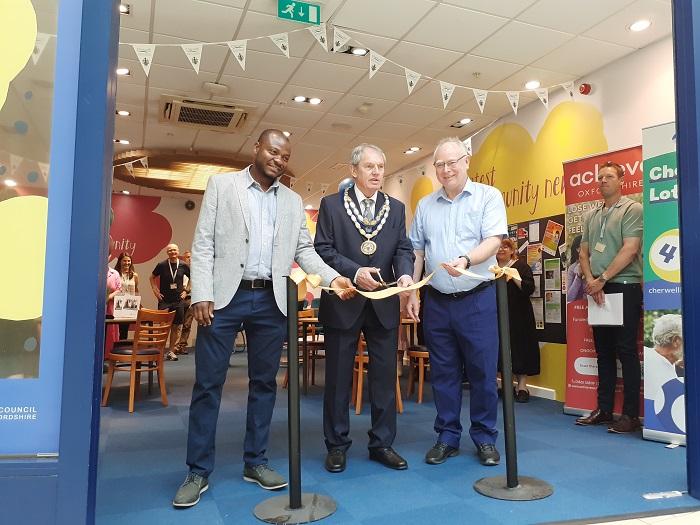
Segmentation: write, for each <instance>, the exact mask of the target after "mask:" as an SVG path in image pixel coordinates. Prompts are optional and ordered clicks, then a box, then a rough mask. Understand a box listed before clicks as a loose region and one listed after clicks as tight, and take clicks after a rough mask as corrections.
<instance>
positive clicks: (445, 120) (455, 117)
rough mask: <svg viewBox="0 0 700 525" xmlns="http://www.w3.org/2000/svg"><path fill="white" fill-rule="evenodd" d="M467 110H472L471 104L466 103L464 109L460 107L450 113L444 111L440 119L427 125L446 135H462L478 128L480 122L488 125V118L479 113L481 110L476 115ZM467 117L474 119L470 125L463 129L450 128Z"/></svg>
mask: <svg viewBox="0 0 700 525" xmlns="http://www.w3.org/2000/svg"><path fill="white" fill-rule="evenodd" d="M467 108H469V109H471V106H470V105H469V103H466V104H464V105H463V106H462V107H458V108H457V109H455V110H453V111H450V112H445V111H443V112H442V115H440V117H439V118H437V119H435V120H431V121H430V122H426V124H427V126H428V127H430V128H434V129H438V130H442V133H443V134H446V135H450V134H453V135H461V134H462V133H464V131H465V130H466V129H468V128H471V127H475V126H478V123H479V122H481V123H486V120H487V119H488V117H484V116H483V115H481V114H480V113H479V110H477V111H476V113H472V112H469V111H467ZM467 117H468V118H470V119H472V122H471V123H470V124H467V125H465V126H464V127H461V128H452V127H450V126H451V125H452V124H454V123H455V122H457V121H459V120H460V119H463V118H467Z"/></svg>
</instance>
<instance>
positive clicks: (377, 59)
mask: <svg viewBox="0 0 700 525" xmlns="http://www.w3.org/2000/svg"><path fill="white" fill-rule="evenodd" d="M384 62H386V58H384V57H383V56H382V55H380V54H379V53H375V52H374V51H372V50H371V49H370V51H369V78H372V77H373V76H374V74H375V73H376V72H377V71H379V68H381V67H382V66H383V65H384Z"/></svg>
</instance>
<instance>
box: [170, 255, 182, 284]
mask: <svg viewBox="0 0 700 525" xmlns="http://www.w3.org/2000/svg"><path fill="white" fill-rule="evenodd" d="M179 267H180V259H178V260H177V262H176V263H175V271H173V265H172V264H170V261H168V270H170V277H171V278H172V281H173V282H175V276H176V275H177V269H178V268H179Z"/></svg>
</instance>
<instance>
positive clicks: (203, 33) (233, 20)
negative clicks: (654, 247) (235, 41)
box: [153, 0, 243, 42]
mask: <svg viewBox="0 0 700 525" xmlns="http://www.w3.org/2000/svg"><path fill="white" fill-rule="evenodd" d="M242 13H243V11H242V10H241V9H236V8H233V7H226V6H222V5H219V4H211V3H207V2H201V1H199V0H168V1H167V2H162V1H161V2H156V14H155V19H154V23H153V31H154V32H156V33H162V34H164V35H173V36H178V37H180V38H189V39H192V40H194V41H196V42H223V41H226V40H230V39H231V37H232V36H233V31H234V29H235V28H236V27H237V26H238V21H239V20H240V17H241V14H242Z"/></svg>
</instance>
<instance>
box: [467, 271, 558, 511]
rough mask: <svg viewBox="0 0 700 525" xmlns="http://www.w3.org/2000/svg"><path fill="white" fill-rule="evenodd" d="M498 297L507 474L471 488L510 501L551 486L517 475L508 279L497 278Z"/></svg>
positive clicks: (545, 492)
mask: <svg viewBox="0 0 700 525" xmlns="http://www.w3.org/2000/svg"><path fill="white" fill-rule="evenodd" d="M496 296H497V299H498V336H499V340H500V351H501V386H502V387H503V430H504V433H505V441H506V475H505V476H494V477H491V478H481V479H480V480H478V481H477V482H476V483H474V490H476V491H477V492H478V493H479V494H482V495H484V496H488V497H490V498H496V499H502V500H510V501H531V500H536V499H543V498H546V497H548V496H551V495H552V493H553V492H554V489H553V488H552V486H551V485H550V484H549V483H547V482H546V481H542V480H540V479H537V478H532V477H529V476H521V477H518V454H517V450H516V444H515V410H514V406H513V388H512V385H513V370H512V365H511V359H510V329H509V321H508V283H507V282H506V279H505V278H499V279H496Z"/></svg>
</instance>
